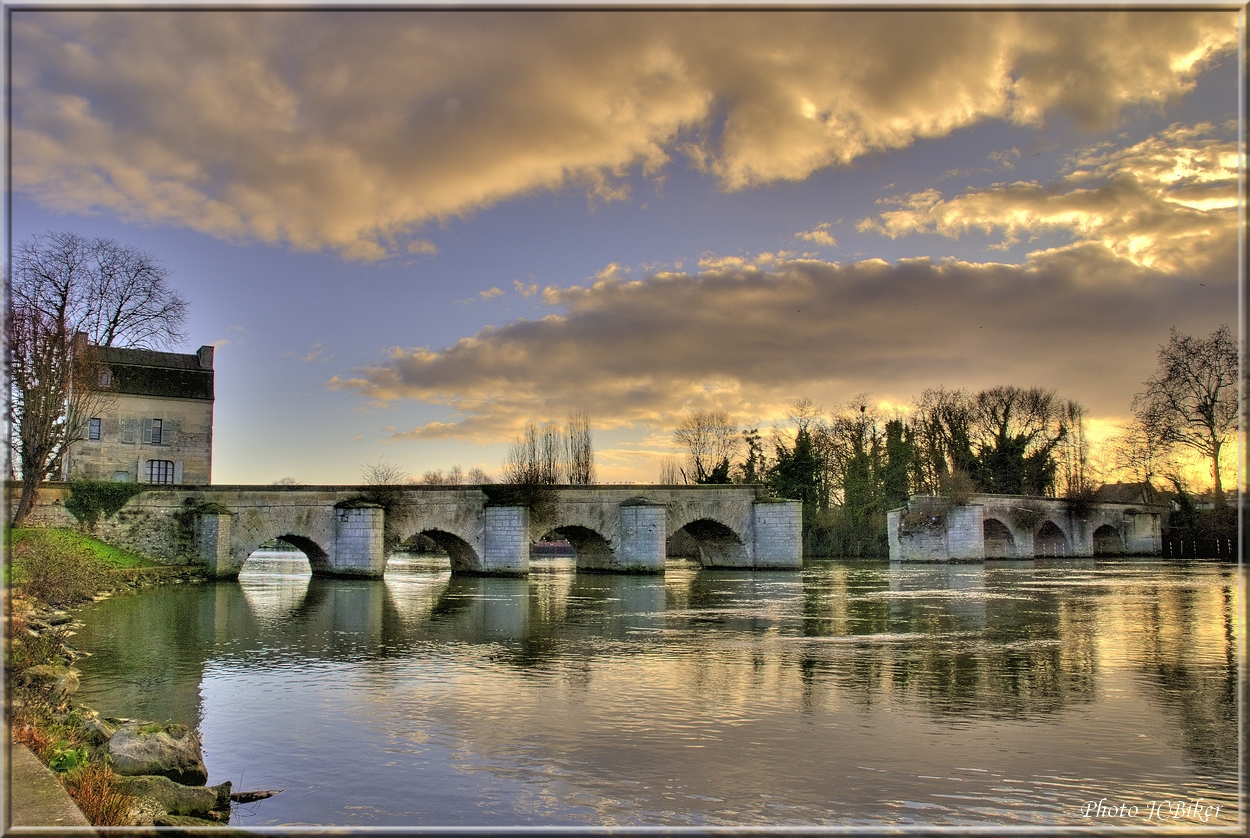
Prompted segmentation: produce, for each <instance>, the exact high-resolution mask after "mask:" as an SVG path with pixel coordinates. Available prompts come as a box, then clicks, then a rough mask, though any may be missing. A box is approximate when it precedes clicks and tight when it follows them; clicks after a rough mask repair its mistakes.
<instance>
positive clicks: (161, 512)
mask: <svg viewBox="0 0 1250 838" xmlns="http://www.w3.org/2000/svg"><path fill="white" fill-rule="evenodd" d="M71 491H72V486H69V485H61V486H57V485H49V486H47V487H46V488H45V489H44V490H43V491H42V492H41V496H40V497H41V500H40V504H39V506H37V507H36V510H35V512H34V513H32V516H31V519H32V523H34V524H36V525H37V524H39V523H42V524H46V525H52V526H69V527H74V526H77V525H78V522H77V521H75V520H74V519H73V518H72V516H71V515H70V514H69V513H68V511H67V510H66V507H65V503H64V501H65V497H66V495H67V494H68V493H69V492H71ZM519 498H520V496H519V495H518V494H517V488H516V487H506V486H455V485H453V486H424V485H410V486H386V487H376V486H151V487H150V488H145V489H144V490H143V491H142V492H140V493H139V494H138V495H136V496H134V497H133V498H131V499H130V500H129V501H128V502H127V503H126V504H125V505H124V506H123V507H122V508H121V509H120V510H118V511H117V512H115V513H114V514H112V515H110V516H108V517H106V518H104V519H102V520H101V521H100V522H99V523H98V525H97V526H96V527H95V530H94V534H95V535H96V536H97V537H99V538H101V539H102V540H104V541H106V542H108V543H112V544H117V545H118V546H122V547H127V548H129V549H133V550H136V551H138V552H141V553H144V554H146V555H149V556H152V557H154V558H158V559H161V560H164V561H167V562H170V563H196V564H203V565H204V566H206V567H207V569H208V571H209V573H210V574H211V575H213V576H214V577H217V578H231V577H234V576H237V575H238V574H239V571H240V570H241V569H242V567H243V565H244V564H245V563H246V562H247V560H248V557H249V556H251V554H252V553H253V552H255V551H256V550H257V549H258V548H259V547H260V546H261V545H262V544H267V543H269V542H272V541H274V540H278V541H281V542H283V543H285V544H289V545H291V546H292V547H294V548H296V549H298V550H300V551H301V552H302V553H303V554H304V555H305V556H307V557H308V563H309V566H310V567H311V568H312V572H313V574H314V575H317V576H354V577H366V578H378V577H381V576H382V575H383V573H384V572H385V570H386V561H387V553H388V549H390V548H393V547H394V546H396V545H398V544H401V543H404V542H408V541H411V540H412V539H415V538H416V537H418V536H424V537H426V538H429V539H431V540H432V541H434V543H435V544H437V545H438V546H439V547H440V548H442V549H443V550H444V551H446V553H447V555H448V556H449V558H450V560H451V569H452V573H453V574H457V575H503V576H521V575H524V574H526V573H528V572H529V552H530V546H531V545H532V544H533V543H534V542H535V541H537V540H538V539H539V538H541V537H543V536H544V535H554V536H556V537H560V538H565V539H567V540H568V541H569V543H570V544H571V545H572V546H573V548H574V550H575V551H576V554H577V569H578V570H580V571H588V572H607V573H663V572H664V566H665V562H666V560H667V557H668V550H669V545H670V544H671V543H672V540H673V539H674V538H675V537H676V536H677V535H678V534H679V533H680V534H682V535H683V537H684V540H685V543H686V544H690V543H693V544H694V545H696V548H697V553H698V558H699V561H700V562H701V563H702V564H703V565H704V566H705V567H727V568H744V569H755V570H767V569H794V568H798V567H801V566H802V531H801V527H802V504H801V503H800V502H798V501H787V500H777V499H774V498H768V497H764V496H763V493H762V489H761V487H758V486H736V485H731V486H653V485H590V486H557V487H545V488H543V489H542V490H541V491H540V492H539V493H538V494H537V495H535V496H534V497H529V498H528V499H527V500H526V501H525V502H524V503H521V502H519Z"/></svg>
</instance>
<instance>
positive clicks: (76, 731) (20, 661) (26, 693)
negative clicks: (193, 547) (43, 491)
mask: <svg viewBox="0 0 1250 838" xmlns="http://www.w3.org/2000/svg"><path fill="white" fill-rule="evenodd" d="M7 535H8V537H9V543H10V545H11V548H12V549H11V552H10V563H9V565H8V566H7V567H6V572H7V573H8V574H9V576H8V578H7V579H6V580H5V581H6V582H7V583H8V586H9V595H10V605H11V612H10V613H11V614H12V620H11V622H10V632H11V633H10V635H9V641H10V642H9V644H8V650H7V651H8V655H7V659H6V661H5V667H6V669H7V680H8V684H9V707H10V723H11V724H10V728H11V734H12V738H13V741H14V742H20V743H22V744H25V745H26V746H27V747H29V748H30V749H31V750H32V751H33V752H34V753H35V755H36V756H38V757H39V758H40V759H41V760H42V761H43V762H44V763H45V764H46V765H48V766H49V767H50V768H51V769H52V770H53V771H55V772H56V773H57V775H58V777H59V778H60V780H61V782H62V783H63V784H64V785H65V787H66V789H67V790H68V791H69V793H70V796H71V797H73V798H74V800H75V802H77V803H78V806H79V808H80V809H82V811H83V814H85V815H86V816H87V819H88V820H89V821H91V823H92V824H94V825H96V826H127V825H131V824H133V822H134V821H133V817H134V810H135V807H136V805H137V803H138V801H136V800H135V799H134V798H132V797H129V796H127V795H125V794H122V793H121V792H119V791H118V790H117V788H116V787H115V785H114V783H113V772H112V769H111V767H110V766H109V761H108V758H107V757H106V756H105V755H104V751H103V746H104V744H105V743H106V742H107V739H108V735H109V726H108V723H107V722H106V721H105V720H103V719H101V718H100V717H99V714H97V713H96V712H95V711H93V710H90V709H89V708H86V707H77V706H74V705H73V704H72V702H71V698H72V696H73V694H74V692H75V691H76V690H77V688H78V672H77V670H75V669H74V667H73V664H74V662H75V661H76V660H77V659H79V658H80V657H82V654H81V653H80V652H78V651H77V650H76V649H74V648H73V646H72V645H71V644H70V642H69V641H70V638H71V636H72V633H73V631H74V629H75V628H76V627H77V626H80V625H81V623H78V622H77V621H76V620H75V619H74V616H73V615H72V614H71V613H69V612H68V611H65V610H63V609H66V608H71V607H73V606H76V605H82V604H84V603H88V602H91V601H92V600H95V599H100V598H102V597H104V596H108V595H110V594H112V593H114V592H117V591H129V590H134V589H137V588H142V587H146V586H148V585H152V584H160V583H161V582H163V581H173V580H189V579H194V578H196V576H197V573H196V571H194V570H193V569H190V568H173V567H167V566H163V565H161V564H160V563H158V562H155V561H152V560H150V559H147V558H145V557H143V556H140V555H137V554H135V553H132V552H129V551H127V550H122V549H119V548H117V547H113V546H111V545H108V544H105V543H103V542H101V541H98V540H96V539H94V538H91V537H89V536H86V535H83V534H82V533H78V532H74V531H71V530H57V529H17V530H11V531H10V532H8V533H7ZM150 822H151V821H149V823H150Z"/></svg>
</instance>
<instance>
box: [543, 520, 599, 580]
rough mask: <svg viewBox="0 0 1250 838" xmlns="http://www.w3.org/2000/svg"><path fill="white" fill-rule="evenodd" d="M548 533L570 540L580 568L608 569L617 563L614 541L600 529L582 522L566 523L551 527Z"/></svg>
mask: <svg viewBox="0 0 1250 838" xmlns="http://www.w3.org/2000/svg"><path fill="white" fill-rule="evenodd" d="M547 533H554V534H555V535H558V536H560V537H561V538H563V539H566V540H567V541H568V542H569V544H570V545H571V546H572V547H573V552H574V553H576V554H577V559H576V561H577V567H578V569H579V570H596V569H607V568H611V567H612V566H613V565H614V564H615V559H616V551H615V550H613V549H612V542H610V541H608V539H607V538H606V537H605V536H604V535H603V533H601V532H599V531H598V530H594V529H591V528H590V527H586V526H582V525H581V524H564V525H561V526H557V527H551V528H550V529H548V530H547ZM547 533H544V535H546V534H547Z"/></svg>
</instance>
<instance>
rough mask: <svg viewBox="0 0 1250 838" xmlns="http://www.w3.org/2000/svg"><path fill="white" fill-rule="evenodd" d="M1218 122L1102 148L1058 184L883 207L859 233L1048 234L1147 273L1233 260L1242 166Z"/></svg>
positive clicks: (1010, 241)
mask: <svg viewBox="0 0 1250 838" xmlns="http://www.w3.org/2000/svg"><path fill="white" fill-rule="evenodd" d="M1235 129H1236V126H1226V127H1225V130H1223V131H1218V130H1217V129H1216V127H1215V126H1213V125H1210V124H1205V123H1204V124H1200V125H1195V126H1183V125H1173V126H1172V127H1171V128H1169V129H1167V130H1165V131H1162V132H1160V133H1158V134H1156V135H1155V136H1153V137H1150V138H1149V139H1146V140H1144V141H1142V142H1140V143H1137V144H1135V145H1132V146H1129V147H1127V148H1119V147H1116V146H1114V145H1112V144H1110V143H1101V144H1098V145H1096V146H1092V147H1090V148H1087V149H1084V150H1082V151H1080V152H1078V153H1077V154H1076V155H1074V156H1073V159H1072V161H1071V163H1070V166H1069V171H1068V173H1067V174H1066V175H1065V176H1063V177H1062V178H1060V179H1059V180H1058V181H1057V182H1056V183H1053V184H1049V185H1043V184H1040V183H1036V182H1026V181H1017V182H1015V183H1002V184H994V185H993V186H991V187H989V188H985V189H969V190H968V191H966V192H964V193H963V194H962V195H957V196H955V197H953V198H946V197H944V196H943V195H942V193H941V192H939V191H938V190H936V189H928V190H925V191H922V192H914V193H910V194H907V195H903V196H901V197H898V198H891V199H886V200H885V201H884V203H886V204H890V205H893V206H895V207H897V209H891V210H886V211H883V212H881V213H879V214H878V215H877V216H876V217H873V218H866V219H863V220H862V221H860V223H859V224H858V225H857V227H858V229H859V230H861V231H869V230H871V231H876V232H878V233H882V234H883V235H887V236H890V237H891V238H898V237H900V236H905V235H909V234H912V233H938V234H940V235H943V236H947V237H950V238H958V237H959V236H960V235H962V234H964V233H966V232H968V231H970V230H981V231H984V232H986V233H990V234H994V233H1000V234H1001V235H1002V240H1001V243H1000V244H999V245H997V246H999V247H1004V248H1005V247H1007V246H1010V245H1014V244H1016V243H1017V242H1019V241H1020V240H1021V239H1022V238H1023V237H1025V236H1035V235H1038V234H1040V233H1044V232H1060V233H1065V234H1067V235H1069V236H1070V237H1071V238H1072V239H1073V240H1074V241H1075V242H1076V243H1077V244H1079V245H1098V246H1101V247H1104V248H1106V249H1107V250H1108V251H1110V252H1111V253H1113V254H1115V255H1116V256H1117V257H1120V258H1122V259H1126V260H1128V261H1130V262H1132V263H1134V264H1136V265H1139V266H1141V267H1146V268H1157V269H1160V270H1165V271H1183V270H1192V269H1194V268H1200V267H1201V266H1203V265H1205V264H1207V263H1209V262H1210V261H1211V260H1213V259H1214V260H1219V259H1224V258H1226V257H1227V254H1228V252H1229V250H1230V249H1232V248H1235V247H1236V243H1237V200H1238V193H1237V188H1238V186H1237V178H1238V172H1239V165H1238V164H1239V160H1238V149H1237V142H1236V140H1234V139H1228V138H1223V137H1219V136H1215V135H1216V134H1217V133H1220V134H1227V133H1232V132H1234V131H1235Z"/></svg>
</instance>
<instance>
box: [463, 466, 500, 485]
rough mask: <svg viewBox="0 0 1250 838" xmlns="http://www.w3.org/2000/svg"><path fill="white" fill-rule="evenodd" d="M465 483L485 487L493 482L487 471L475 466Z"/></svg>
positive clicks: (470, 470)
mask: <svg viewBox="0 0 1250 838" xmlns="http://www.w3.org/2000/svg"><path fill="white" fill-rule="evenodd" d="M465 481H466V482H468V483H470V484H472V485H474V486H483V485H486V484H488V483H491V482H493V481H492V480H491V479H490V475H489V474H487V473H486V470H485V469H484V468H482V467H481V466H474V467H473V468H471V469H469V473H468V475H467V476H466V477H465Z"/></svg>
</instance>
